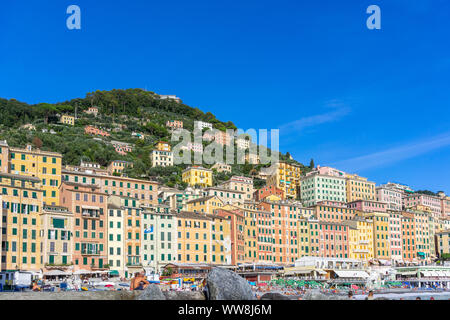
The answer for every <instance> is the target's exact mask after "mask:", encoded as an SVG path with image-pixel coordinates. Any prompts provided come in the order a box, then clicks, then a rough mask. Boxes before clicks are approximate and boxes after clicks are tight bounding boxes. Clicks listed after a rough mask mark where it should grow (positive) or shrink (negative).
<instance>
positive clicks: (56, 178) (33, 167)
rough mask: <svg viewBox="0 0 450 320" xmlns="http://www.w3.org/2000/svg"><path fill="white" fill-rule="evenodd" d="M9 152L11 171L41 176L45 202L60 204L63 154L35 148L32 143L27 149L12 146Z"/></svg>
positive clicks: (18, 173)
mask: <svg viewBox="0 0 450 320" xmlns="http://www.w3.org/2000/svg"><path fill="white" fill-rule="evenodd" d="M9 154H10V159H11V160H10V172H11V173H12V174H17V175H24V176H31V177H36V178H39V179H40V180H41V186H42V190H43V200H44V203H45V204H47V205H52V206H54V205H58V204H59V186H60V184H61V165H62V164H61V163H62V154H60V153H56V152H49V151H42V150H39V149H37V150H33V149H32V147H31V145H28V146H27V147H26V148H25V149H18V148H10V149H9Z"/></svg>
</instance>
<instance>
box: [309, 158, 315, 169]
mask: <svg viewBox="0 0 450 320" xmlns="http://www.w3.org/2000/svg"><path fill="white" fill-rule="evenodd" d="M314 167H315V165H314V159H311V161H310V162H309V168H310V169H311V170H312V169H314Z"/></svg>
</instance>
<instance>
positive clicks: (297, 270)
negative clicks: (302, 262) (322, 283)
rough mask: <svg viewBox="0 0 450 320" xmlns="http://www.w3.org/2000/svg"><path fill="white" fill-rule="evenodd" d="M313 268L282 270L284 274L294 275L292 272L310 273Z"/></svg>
mask: <svg viewBox="0 0 450 320" xmlns="http://www.w3.org/2000/svg"><path fill="white" fill-rule="evenodd" d="M313 271H314V270H307V269H290V270H289V269H288V270H286V271H285V272H284V274H286V275H294V274H310V273H312V272H313Z"/></svg>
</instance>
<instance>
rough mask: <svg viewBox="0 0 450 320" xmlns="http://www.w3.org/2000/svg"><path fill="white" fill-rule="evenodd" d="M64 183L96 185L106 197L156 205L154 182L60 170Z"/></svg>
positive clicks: (85, 171)
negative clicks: (131, 199)
mask: <svg viewBox="0 0 450 320" xmlns="http://www.w3.org/2000/svg"><path fill="white" fill-rule="evenodd" d="M62 177H63V180H64V181H68V182H73V183H81V184H85V185H88V186H90V185H97V186H98V187H100V190H101V191H102V192H105V193H106V194H108V195H117V196H126V197H132V198H135V199H136V200H139V202H140V204H141V205H142V206H146V207H147V206H151V205H156V204H158V185H159V183H158V182H156V181H150V180H141V179H133V178H128V177H118V176H111V175H106V174H96V173H94V172H92V171H91V170H68V168H67V167H66V168H65V169H63V170H62Z"/></svg>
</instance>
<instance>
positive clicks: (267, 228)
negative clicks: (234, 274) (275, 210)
mask: <svg viewBox="0 0 450 320" xmlns="http://www.w3.org/2000/svg"><path fill="white" fill-rule="evenodd" d="M256 218H257V220H256V221H257V226H258V259H259V262H272V255H273V241H272V239H273V237H272V214H271V213H270V212H268V211H264V210H261V211H259V212H258V213H257V215H256Z"/></svg>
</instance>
